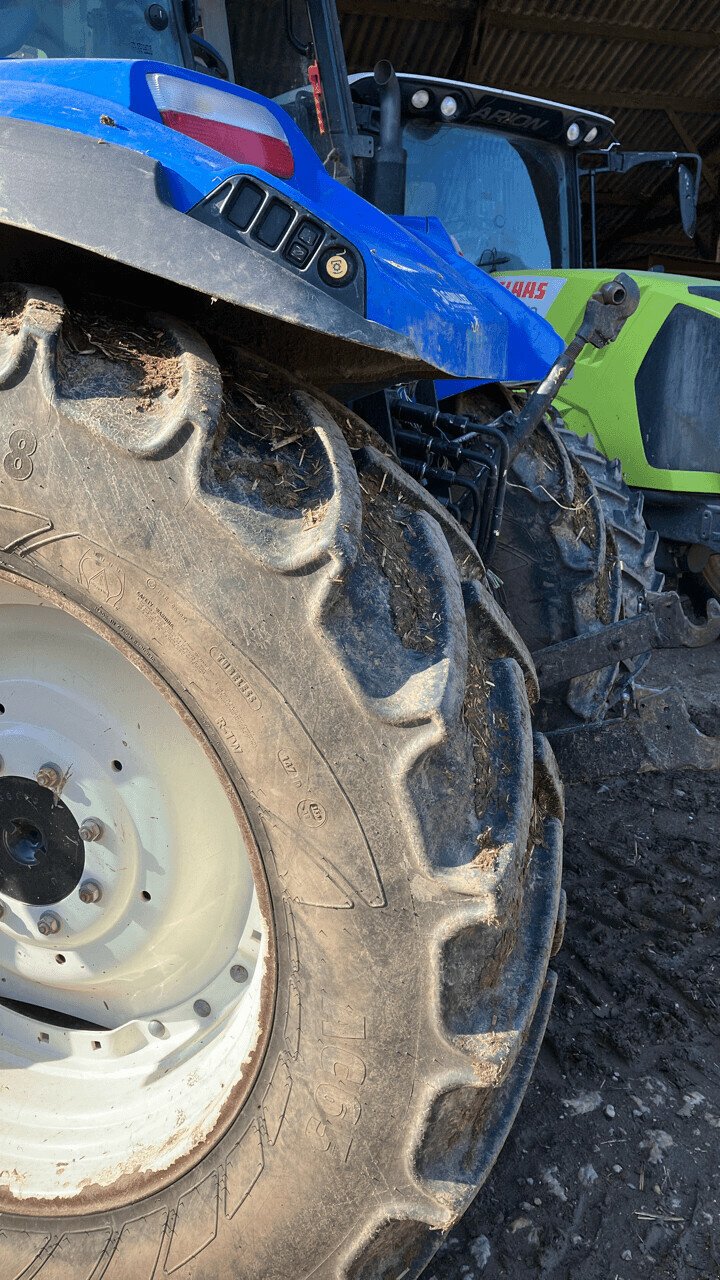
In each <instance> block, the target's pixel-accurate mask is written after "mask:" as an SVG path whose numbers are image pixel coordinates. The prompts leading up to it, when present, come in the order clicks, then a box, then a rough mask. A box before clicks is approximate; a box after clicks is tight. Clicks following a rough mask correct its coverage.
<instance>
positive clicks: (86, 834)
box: [78, 818, 103, 844]
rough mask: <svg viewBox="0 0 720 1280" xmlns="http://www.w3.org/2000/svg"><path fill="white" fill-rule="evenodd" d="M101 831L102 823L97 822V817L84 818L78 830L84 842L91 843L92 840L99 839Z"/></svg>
mask: <svg viewBox="0 0 720 1280" xmlns="http://www.w3.org/2000/svg"><path fill="white" fill-rule="evenodd" d="M102 833H103V824H102V822H98V820H97V818H86V819H85V821H84V822H83V824H82V826H81V827H80V830H79V832H78V834H79V836H80V839H81V840H84V841H85V843H86V844H91V843H92V841H93V840H99V839H100V837H101V835H102Z"/></svg>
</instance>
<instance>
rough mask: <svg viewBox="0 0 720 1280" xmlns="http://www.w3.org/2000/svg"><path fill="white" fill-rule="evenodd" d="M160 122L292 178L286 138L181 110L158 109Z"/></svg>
mask: <svg viewBox="0 0 720 1280" xmlns="http://www.w3.org/2000/svg"><path fill="white" fill-rule="evenodd" d="M160 114H161V116H162V119H163V123H164V124H166V125H167V126H168V128H170V129H175V130H176V132H177V133H184V134H185V135H186V137H188V138H194V139H195V141H196V142H202V143H203V144H204V145H205V146H206V147H212V149H213V151H219V152H220V153H221V154H222V155H224V156H229V157H230V159H231V160H238V161H239V162H240V163H241V164H252V165H256V166H257V167H258V169H265V170H266V171H267V172H268V173H272V174H274V175H275V177H276V178H292V176H293V173H294V171H295V162H294V160H293V153H292V151H291V150H290V147H289V146H288V144H287V143H286V142H283V141H282V140H281V139H280V138H272V137H271V136H270V135H269V134H267V133H254V132H253V131H252V130H251V129H241V128H240V127H239V126H238V125H234V124H223V123H222V121H219V120H204V119H202V117H200V116H193V115H187V114H186V113H185V112H184V111H161V112H160Z"/></svg>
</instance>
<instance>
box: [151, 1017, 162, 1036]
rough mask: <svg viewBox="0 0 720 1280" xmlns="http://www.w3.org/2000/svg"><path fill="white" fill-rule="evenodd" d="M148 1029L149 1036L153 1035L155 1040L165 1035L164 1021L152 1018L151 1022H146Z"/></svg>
mask: <svg viewBox="0 0 720 1280" xmlns="http://www.w3.org/2000/svg"><path fill="white" fill-rule="evenodd" d="M148 1031H149V1032H150V1035H151V1036H155V1038H156V1040H162V1038H163V1036H164V1035H165V1023H164V1022H160V1021H159V1020H158V1019H157V1018H153V1020H152V1022H148Z"/></svg>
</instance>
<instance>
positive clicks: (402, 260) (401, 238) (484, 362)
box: [0, 59, 561, 381]
mask: <svg viewBox="0 0 720 1280" xmlns="http://www.w3.org/2000/svg"><path fill="white" fill-rule="evenodd" d="M152 72H165V73H166V74H169V75H173V76H179V77H181V78H183V79H186V80H190V81H196V82H198V83H199V84H201V85H206V86H208V87H212V89H213V90H215V91H218V90H220V91H222V92H225V93H228V94H233V95H236V96H237V97H239V98H246V99H250V100H252V101H255V102H259V103H262V104H263V105H264V106H265V107H266V108H267V110H268V111H270V112H271V113H272V114H273V115H274V116H275V117H276V118H277V119H278V120H279V121H280V122H281V123H282V127H283V128H284V130H285V132H286V134H287V137H288V140H289V142H290V146H291V148H292V151H293V155H294V157H295V173H294V175H293V177H292V179H289V180H288V181H287V182H283V181H281V180H280V179H278V178H275V177H271V176H270V175H268V174H267V173H260V171H258V170H257V169H256V168H254V167H253V166H251V165H242V164H238V163H237V162H235V161H232V160H229V159H227V157H225V156H222V155H220V154H219V153H218V152H216V151H214V150H213V149H212V148H210V147H207V146H204V145H203V144H201V143H198V142H196V141H194V140H192V139H190V138H187V137H185V136H184V135H182V134H180V133H177V132H174V131H173V130H171V129H169V128H167V127H166V126H165V125H164V124H163V122H162V120H161V119H160V116H159V113H158V110H157V108H156V106H155V103H154V100H153V98H152V95H151V93H150V90H149V87H148V83H147V77H148V75H149V74H151V73H152ZM3 116H10V117H15V118H19V119H23V120H30V121H35V122H37V123H41V124H45V125H48V126H51V127H55V128H59V129H69V130H71V131H74V132H77V133H81V134H83V135H85V136H87V137H91V138H97V140H98V145H110V146H120V147H124V148H127V149H130V150H133V151H137V152H139V153H141V154H144V155H147V156H150V157H152V158H153V159H154V160H156V161H157V162H158V163H159V165H160V166H161V168H162V172H163V174H164V177H165V180H166V185H167V194H168V198H169V199H170V200H171V201H172V203H173V205H174V207H175V208H176V209H178V210H180V211H182V212H186V211H188V210H189V209H191V208H192V207H193V205H195V204H196V203H197V202H198V201H199V200H201V199H203V198H204V197H205V196H206V195H208V194H209V193H210V192H212V191H213V190H214V189H215V188H216V187H217V186H219V185H220V184H221V183H222V182H224V181H225V180H226V179H227V178H228V177H230V176H232V175H234V174H238V173H245V172H247V173H248V174H259V176H262V178H263V181H264V182H265V183H266V185H271V186H273V187H275V188H276V189H277V191H278V193H279V194H282V193H283V192H285V193H286V194H288V195H290V196H291V197H292V198H293V199H294V200H296V201H300V202H301V203H302V204H303V205H304V206H305V207H306V208H307V210H308V212H309V213H310V214H315V215H316V216H317V217H319V218H321V219H322V220H323V221H324V222H326V223H328V224H330V225H331V226H332V227H334V228H335V229H336V230H337V232H338V233H339V234H340V235H342V236H343V237H345V238H346V239H348V240H349V241H350V242H351V243H352V244H354V245H355V246H356V248H357V249H358V252H359V253H360V254H361V255H362V257H363V260H364V263H365V270H366V280H367V318H368V319H369V320H372V321H375V322H377V323H379V324H382V325H385V326H387V327H388V328H390V329H392V330H394V331H395V332H397V333H401V334H405V335H407V336H408V337H409V338H410V339H411V340H412V341H413V343H414V344H415V346H416V348H417V350H418V352H419V354H421V355H422V357H423V359H425V360H426V361H427V362H428V363H429V364H432V365H433V366H434V367H436V368H437V369H439V370H443V371H444V372H445V373H447V374H449V375H451V376H456V377H463V378H477V379H482V380H492V381H523V380H533V381H534V380H537V379H538V378H541V377H542V376H543V375H544V373H545V372H546V371H547V369H548V367H549V365H550V364H551V363H552V361H553V360H554V359H555V357H556V355H557V353H558V352H559V350H560V349H561V344H560V340H559V339H558V338H557V336H556V335H555V333H554V331H553V330H552V329H551V328H550V326H549V325H548V324H547V323H546V322H545V321H543V320H541V319H540V318H539V317H537V316H535V315H534V314H533V313H531V312H530V311H529V309H528V308H527V307H525V306H524V305H523V304H522V303H521V302H519V301H518V300H517V299H515V298H513V297H512V295H510V294H509V293H508V291H507V290H505V289H503V288H502V286H501V285H499V284H497V282H496V281H494V280H493V279H492V278H491V277H489V276H487V275H486V274H485V273H484V272H482V271H480V270H479V269H478V268H476V267H474V266H472V264H470V263H468V262H466V261H465V260H464V259H463V258H460V257H458V256H457V254H456V253H455V250H454V247H453V245H452V242H451V241H450V240H449V238H448V237H447V236H446V235H445V233H444V232H443V233H442V234H441V233H440V231H439V230H438V227H440V224H437V226H435V227H430V226H429V225H428V224H429V223H430V222H433V221H434V222H436V220H426V219H420V220H415V221H416V222H419V223H426V225H425V227H424V228H423V227H422V226H417V225H409V226H405V227H403V226H400V225H398V222H397V221H396V220H394V219H392V218H389V217H387V216H386V215H385V214H383V213H381V212H380V211H379V210H377V209H375V208H374V207H373V206H372V205H370V204H368V203H367V202H366V201H365V200H362V199H361V198H360V197H359V196H358V195H356V194H355V193H354V192H352V191H349V190H348V189H347V188H345V187H343V186H341V185H340V184H339V183H337V182H335V181H334V180H333V179H332V178H331V177H330V176H329V174H328V173H327V171H326V170H325V169H324V167H323V165H322V164H321V162H320V160H319V158H318V156H317V155H316V154H315V152H314V151H313V149H312V147H311V146H310V144H309V143H308V142H307V140H306V139H305V137H304V136H303V134H302V133H301V132H300V130H299V129H298V128H297V127H296V126H295V124H294V123H293V121H292V120H291V119H290V117H289V116H288V115H287V114H286V112H285V111H284V110H283V109H282V107H280V106H278V105H277V104H276V103H274V102H271V101H268V100H267V99H265V98H261V97H259V96H258V95H257V94H255V93H252V92H251V91H250V90H246V89H243V88H240V87H238V86H236V85H230V84H227V85H226V84H223V83H222V82H220V81H218V80H215V79H211V78H209V77H206V76H203V75H201V74H200V73H197V72H194V71H188V70H185V69H183V68H180V67H171V66H167V65H165V64H163V63H158V62H150V61H137V62H125V61H120V60H118V61H102V60H72V59H67V60H61V59H56V60H53V59H47V60H44V59H37V60H35V59H33V60H30V59H28V60H17V61H15V60H7V61H0V121H1V120H2V117H3ZM101 116H110V117H111V118H112V119H113V121H114V122H115V128H112V129H109V128H108V127H107V124H103V123H102V121H101ZM91 198H92V174H91V173H90V174H88V199H91ZM58 199H62V193H61V192H58ZM441 230H442V229H441ZM238 252H239V253H240V252H243V248H242V246H241V245H238ZM321 296H322V295H321ZM320 305H322V303H321V302H320Z"/></svg>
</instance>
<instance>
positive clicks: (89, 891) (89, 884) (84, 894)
mask: <svg viewBox="0 0 720 1280" xmlns="http://www.w3.org/2000/svg"><path fill="white" fill-rule="evenodd" d="M101 898H102V889H101V888H100V885H99V884H98V882H97V880H83V882H82V884H81V885H80V901H81V902H99V901H100V899H101Z"/></svg>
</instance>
